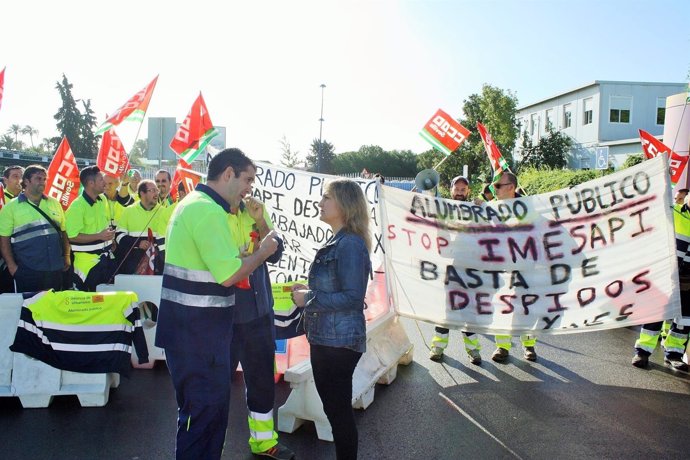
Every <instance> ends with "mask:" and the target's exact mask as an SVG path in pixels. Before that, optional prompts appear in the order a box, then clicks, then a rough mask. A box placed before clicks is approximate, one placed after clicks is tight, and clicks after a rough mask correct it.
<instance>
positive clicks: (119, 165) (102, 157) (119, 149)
mask: <svg viewBox="0 0 690 460" xmlns="http://www.w3.org/2000/svg"><path fill="white" fill-rule="evenodd" d="M96 165H98V169H100V170H101V171H103V174H106V175H108V176H112V177H117V178H120V177H122V175H123V174H124V173H126V172H127V170H128V169H129V158H127V152H125V148H124V146H123V145H122V142H121V141H120V138H119V137H117V134H115V130H114V129H109V130H108V131H106V132H105V134H103V141H102V142H101V148H100V150H99V151H98V159H97V160H96Z"/></svg>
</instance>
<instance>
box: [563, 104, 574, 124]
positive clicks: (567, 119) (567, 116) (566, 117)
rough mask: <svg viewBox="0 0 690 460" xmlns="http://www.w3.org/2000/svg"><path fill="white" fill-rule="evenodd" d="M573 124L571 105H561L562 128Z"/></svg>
mask: <svg viewBox="0 0 690 460" xmlns="http://www.w3.org/2000/svg"><path fill="white" fill-rule="evenodd" d="M572 125H573V105H572V104H566V105H564V106H563V128H564V129H565V128H570V127H571V126H572Z"/></svg>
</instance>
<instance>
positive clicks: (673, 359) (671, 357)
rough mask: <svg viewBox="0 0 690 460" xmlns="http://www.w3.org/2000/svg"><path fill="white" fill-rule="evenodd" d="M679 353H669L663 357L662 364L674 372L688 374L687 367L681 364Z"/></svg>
mask: <svg viewBox="0 0 690 460" xmlns="http://www.w3.org/2000/svg"><path fill="white" fill-rule="evenodd" d="M677 355H680V353H669V354H668V355H666V356H665V357H664V364H666V365H667V366H669V367H670V368H671V369H673V370H674V371H679V372H688V365H687V364H685V363H684V362H683V359H682V357H683V356H682V355H680V356H677Z"/></svg>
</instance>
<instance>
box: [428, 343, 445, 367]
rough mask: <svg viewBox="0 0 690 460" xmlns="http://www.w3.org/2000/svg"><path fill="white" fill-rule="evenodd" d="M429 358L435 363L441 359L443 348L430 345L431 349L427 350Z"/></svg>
mask: <svg viewBox="0 0 690 460" xmlns="http://www.w3.org/2000/svg"><path fill="white" fill-rule="evenodd" d="M429 359H430V360H432V361H435V362H437V363H440V362H441V361H443V348H439V347H431V350H430V351H429Z"/></svg>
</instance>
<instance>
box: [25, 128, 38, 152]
mask: <svg viewBox="0 0 690 460" xmlns="http://www.w3.org/2000/svg"><path fill="white" fill-rule="evenodd" d="M22 134H25V135H27V136H29V139H30V140H31V148H34V136H38V130H37V129H36V128H34V127H33V126H29V125H26V126H24V127H23V128H22Z"/></svg>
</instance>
